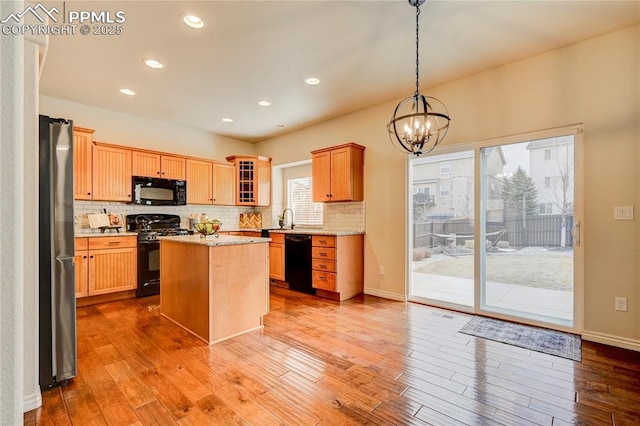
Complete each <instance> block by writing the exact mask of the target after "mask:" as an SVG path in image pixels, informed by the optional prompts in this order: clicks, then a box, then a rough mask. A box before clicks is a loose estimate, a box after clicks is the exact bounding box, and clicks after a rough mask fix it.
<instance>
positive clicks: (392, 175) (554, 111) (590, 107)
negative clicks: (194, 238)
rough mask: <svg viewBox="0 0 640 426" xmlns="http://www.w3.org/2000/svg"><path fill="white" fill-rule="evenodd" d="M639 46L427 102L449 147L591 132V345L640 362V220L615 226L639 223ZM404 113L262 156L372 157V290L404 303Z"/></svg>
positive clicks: (576, 54) (624, 35) (595, 43)
mask: <svg viewBox="0 0 640 426" xmlns="http://www.w3.org/2000/svg"><path fill="white" fill-rule="evenodd" d="M639 44H640V26H634V27H630V28H627V29H624V30H621V31H617V32H614V33H611V34H607V35H604V36H601V37H597V38H594V39H591V40H587V41H584V42H581V43H578V44H575V45H571V46H567V47H565V48H562V49H558V50H555V51H552V52H548V53H545V54H542V55H539V56H535V57H532V58H528V59H525V60H522V61H518V62H515V63H512V64H508V65H506V66H502V67H498V68H495V69H492V70H489V71H486V72H482V73H479V74H477V75H473V76H470V77H467V78H464V79H460V80H457V81H454V82H452V83H449V84H446V85H442V86H439V87H435V88H431V89H428V90H425V93H426V94H428V95H431V96H435V97H437V98H439V99H441V100H443V101H444V103H445V104H446V105H447V108H448V109H449V112H450V114H451V117H452V121H451V129H450V131H449V135H448V136H447V139H446V140H445V145H450V144H458V143H464V142H472V141H478V140H484V139H490V138H497V137H501V136H506V135H513V134H519V133H527V132H532V131H536V130H542V129H548V128H553V127H560V126H566V125H570V124H574V123H584V125H583V128H584V135H583V136H584V157H585V164H584V166H585V173H584V188H585V199H586V201H585V211H584V220H583V226H582V231H583V244H584V250H585V265H584V276H585V279H584V287H585V288H584V292H585V294H584V296H585V302H584V337H585V338H588V339H591V340H596V341H601V342H604V343H609V344H614V345H618V346H623V347H631V348H634V349H637V350H640V327H639V326H638V324H640V282H639V275H640V270H639V269H640V227H639V226H638V219H636V220H635V221H627V222H617V221H616V222H614V221H613V207H614V206H617V205H634V206H635V207H636V211H638V205H639V201H640V197H639V195H640V174H639V172H638V170H639V169H640V167H639V166H638V165H639V164H640V151H639V146H640V106H639V102H640V82H639V78H640V45H639ZM396 102H397V101H396ZM396 102H389V103H386V104H382V105H378V106H374V107H372V108H369V109H366V110H362V111H358V112H356V113H353V114H350V115H347V116H343V117H340V118H337V119H335V120H331V121H328V122H324V123H321V124H318V125H315V126H312V127H309V128H306V129H302V130H299V131H296V132H293V133H289V134H286V135H282V136H280V137H276V138H273V139H270V140H267V141H263V142H260V143H258V144H257V147H256V149H257V152H258V153H259V154H261V155H268V156H271V157H273V158H274V163H275V164H282V163H288V162H294V161H300V160H304V159H308V158H311V154H310V151H312V150H314V149H318V148H322V147H327V146H332V145H338V144H341V143H345V142H349V141H354V142H356V143H359V144H361V145H365V146H366V151H365V200H366V205H367V218H366V227H365V231H366V239H365V290H366V291H367V292H369V293H371V294H377V295H381V296H387V297H397V298H403V297H404V295H405V292H406V290H405V287H406V285H405V283H406V276H405V275H406V267H405V265H406V255H405V235H406V224H405V222H406V214H405V210H406V190H405V188H406V183H405V179H406V157H405V156H404V155H402V154H400V153H398V152H397V151H396V150H395V149H394V148H392V146H391V143H390V142H389V140H388V137H387V134H386V129H385V126H386V123H387V122H388V120H389V118H390V115H391V113H392V111H393V109H394V108H395V105H396ZM301 140H304V141H305V144H304V145H302V144H300V143H299V141H301ZM379 265H382V266H384V270H385V274H384V275H379V274H378V266H379ZM614 296H624V297H627V298H628V299H629V311H628V312H616V311H614V309H613V306H614V304H613V301H614Z"/></svg>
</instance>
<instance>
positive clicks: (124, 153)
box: [92, 143, 131, 202]
mask: <svg viewBox="0 0 640 426" xmlns="http://www.w3.org/2000/svg"><path fill="white" fill-rule="evenodd" d="M92 188H93V190H92V192H93V194H92V195H93V199H94V200H105V201H127V202H130V201H131V150H130V149H124V148H119V147H116V146H113V145H107V144H100V143H95V144H94V145H93V184H92Z"/></svg>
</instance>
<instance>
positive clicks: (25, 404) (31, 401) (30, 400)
mask: <svg viewBox="0 0 640 426" xmlns="http://www.w3.org/2000/svg"><path fill="white" fill-rule="evenodd" d="M41 406H42V394H41V393H40V392H38V393H34V394H31V395H27V396H25V397H24V399H23V400H22V411H23V412H24V413H26V412H27V411H31V410H35V409H36V408H39V407H41Z"/></svg>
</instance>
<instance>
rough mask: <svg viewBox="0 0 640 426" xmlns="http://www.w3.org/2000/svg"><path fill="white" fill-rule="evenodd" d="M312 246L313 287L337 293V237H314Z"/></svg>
mask: <svg viewBox="0 0 640 426" xmlns="http://www.w3.org/2000/svg"><path fill="white" fill-rule="evenodd" d="M311 245H312V249H311V257H312V266H311V269H312V276H313V278H312V282H313V287H314V288H316V289H321V290H327V291H336V272H337V268H336V237H332V236H326V235H314V236H313V237H312V239H311Z"/></svg>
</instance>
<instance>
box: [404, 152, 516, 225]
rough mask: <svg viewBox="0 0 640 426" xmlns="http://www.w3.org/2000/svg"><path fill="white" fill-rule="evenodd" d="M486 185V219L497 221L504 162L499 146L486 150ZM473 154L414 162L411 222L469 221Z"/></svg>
mask: <svg viewBox="0 0 640 426" xmlns="http://www.w3.org/2000/svg"><path fill="white" fill-rule="evenodd" d="M486 155H487V157H486V158H487V174H488V176H489V182H488V185H489V186H488V195H489V202H488V211H487V220H489V221H501V220H502V217H503V210H504V209H503V202H502V199H501V195H500V194H501V188H502V183H501V179H500V178H499V177H498V176H500V175H501V174H502V173H503V169H504V165H505V159H504V155H503V153H502V149H501V148H500V147H494V148H490V149H488V150H487V151H486ZM473 170H474V163H473V151H463V152H456V153H452V154H443V155H436V156H431V157H427V158H425V159H423V160H416V161H415V162H414V166H413V180H412V186H413V188H412V193H413V214H414V220H428V219H449V218H453V217H457V218H464V217H468V218H472V217H473V204H474V199H473V197H474V181H473V179H474V178H473Z"/></svg>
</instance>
